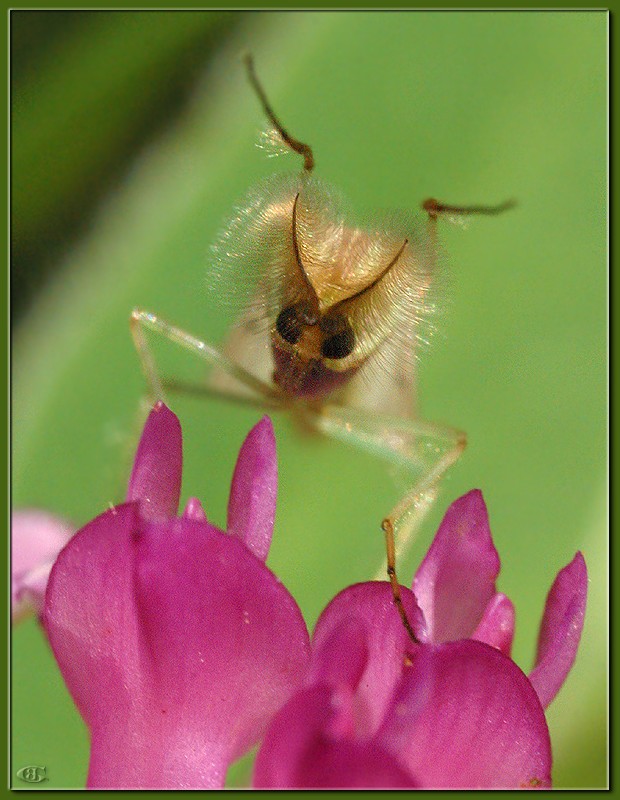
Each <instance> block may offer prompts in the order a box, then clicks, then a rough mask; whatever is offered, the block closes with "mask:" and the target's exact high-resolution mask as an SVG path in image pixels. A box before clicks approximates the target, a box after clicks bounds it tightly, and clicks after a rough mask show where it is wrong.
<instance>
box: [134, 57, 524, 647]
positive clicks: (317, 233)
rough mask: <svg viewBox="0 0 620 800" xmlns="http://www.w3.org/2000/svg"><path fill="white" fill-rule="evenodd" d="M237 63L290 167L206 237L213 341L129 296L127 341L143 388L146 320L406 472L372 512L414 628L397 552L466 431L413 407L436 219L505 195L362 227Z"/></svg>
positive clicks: (251, 396) (148, 370)
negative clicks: (237, 296) (216, 273)
mask: <svg viewBox="0 0 620 800" xmlns="http://www.w3.org/2000/svg"><path fill="white" fill-rule="evenodd" d="M246 68H247V72H248V77H249V80H250V83H251V85H252V87H253V88H254V90H255V92H256V94H257V96H258V99H259V101H260V103H261V106H262V109H263V111H264V113H265V115H266V116H267V118H268V120H269V122H270V123H271V125H272V126H273V129H274V131H275V133H276V135H277V136H278V137H279V140H280V141H281V142H282V143H283V145H285V146H286V148H288V149H290V150H291V151H293V152H294V153H297V154H298V155H299V156H301V157H302V159H303V168H302V171H301V174H298V175H293V176H290V177H288V178H281V177H280V178H277V179H274V180H271V181H269V182H267V183H266V184H263V185H262V186H261V187H259V189H258V190H255V191H253V192H251V193H250V195H249V196H248V198H247V199H246V201H245V202H244V204H243V206H242V207H241V208H240V209H238V210H237V213H236V214H235V217H234V218H233V220H232V221H231V223H230V225H229V226H228V228H227V229H226V230H225V231H224V232H223V234H222V235H221V237H220V239H219V241H218V242H217V243H216V245H215V247H214V258H215V260H216V262H218V263H219V264H220V266H221V265H223V266H224V267H225V269H224V274H226V275H229V274H230V273H231V272H233V273H236V278H237V281H238V285H241V287H242V289H241V295H242V298H243V303H242V305H243V311H242V313H241V316H240V318H239V319H238V320H237V323H236V325H235V326H234V327H233V329H232V332H231V334H230V336H229V338H228V340H227V341H226V342H225V344H224V346H223V347H222V348H216V347H214V346H212V345H210V344H208V343H206V342H203V341H201V340H200V339H197V338H196V337H195V336H193V335H191V334H190V333H188V332H186V331H183V330H181V329H180V328H177V327H175V326H174V325H171V324H169V323H168V322H166V321H164V320H163V319H161V318H160V317H158V316H156V315H155V314H152V313H150V312H147V311H144V310H140V309H136V310H134V311H133V313H132V315H131V331H132V336H133V339H134V343H135V346H136V349H137V351H138V354H139V357H140V360H141V362H142V367H143V370H144V372H145V374H146V377H147V380H148V382H149V386H150V389H151V392H152V393H153V395H155V397H162V396H163V391H164V384H163V383H162V381H161V379H160V377H159V375H158V372H157V368H156V365H155V362H154V360H153V357H152V354H151V351H150V349H149V346H148V343H147V339H146V336H145V332H146V331H147V330H150V331H153V332H155V333H158V334H160V335H162V336H164V337H166V338H167V339H169V340H171V341H173V342H176V343H177V344H179V345H181V346H182V347H183V348H186V349H187V350H189V351H192V352H193V353H195V354H196V355H197V356H199V357H200V358H201V359H203V360H204V361H205V362H207V363H209V364H210V365H211V366H212V367H213V369H212V371H211V375H210V379H209V383H208V387H207V388H208V391H210V392H214V393H217V394H220V395H225V396H229V397H232V398H234V399H239V400H241V399H243V400H245V401H248V402H251V403H256V404H260V405H266V406H267V407H269V408H271V409H280V410H285V411H288V412H290V413H291V414H293V415H294V416H295V417H296V418H297V419H298V420H299V421H301V422H302V423H303V424H304V425H306V426H308V427H310V428H311V429H312V430H314V431H317V432H319V433H322V434H325V435H328V436H332V437H335V438H338V439H341V440H343V441H346V442H349V443H351V444H354V445H356V446H358V447H362V448H364V449H366V450H368V451H370V452H372V453H375V454H376V455H379V456H381V457H383V458H385V459H387V460H389V461H392V462H395V463H396V464H399V465H402V466H405V467H406V468H408V469H409V470H411V471H412V472H415V473H416V474H417V479H416V480H415V482H414V484H413V486H412V488H411V489H410V490H409V491H408V492H407V493H406V494H405V496H404V497H403V498H402V499H401V500H400V501H399V502H398V503H397V505H396V506H395V507H394V508H393V509H392V510H391V511H390V513H389V514H388V515H387V516H386V517H385V518H384V519H383V521H382V523H381V527H382V529H383V532H384V535H385V548H386V556H387V575H388V578H389V580H390V583H391V586H392V593H393V598H394V603H395V605H396V607H397V609H398V611H399V613H400V616H401V618H402V621H403V624H404V625H405V628H406V629H407V631H408V633H409V635H410V636H411V638H412V639H414V640H415V641H417V640H416V637H415V633H414V631H413V629H412V627H411V624H410V622H409V619H408V618H407V614H406V612H405V609H404V607H403V603H402V598H401V592H400V587H399V583H398V578H397V575H396V560H397V555H398V554H399V553H400V552H401V551H402V549H404V547H405V546H406V544H407V542H408V541H409V540H410V539H411V537H412V535H413V533H414V531H415V530H416V529H417V528H418V527H419V525H420V522H421V520H422V518H423V517H424V515H425V513H426V512H427V510H428V509H429V508H430V506H431V504H432V502H433V500H434V498H435V495H436V492H437V487H438V484H439V481H440V479H441V477H442V476H443V474H444V473H445V472H446V470H447V469H449V467H450V466H452V465H453V464H454V463H455V461H456V460H457V459H458V458H459V456H460V455H461V453H462V452H463V450H464V448H465V445H466V436H465V434H464V433H462V432H461V431H459V430H456V429H454V428H450V427H446V426H443V425H439V424H435V423H430V422H425V421H423V420H421V419H418V418H417V417H416V414H415V395H416V387H415V376H416V357H417V351H418V349H419V343H420V338H421V334H420V330H421V328H422V326H423V323H424V320H425V318H426V317H427V316H428V314H429V306H430V303H429V289H430V288H431V286H432V283H433V280H434V276H435V273H436V269H437V263H436V262H437V231H436V228H437V223H438V220H439V218H441V217H444V216H452V217H463V216H465V215H471V214H497V213H500V212H502V211H504V210H506V209H507V208H509V207H510V206H511V205H512V202H507V203H503V204H501V205H498V206H456V205H449V204H446V203H440V202H438V201H437V200H434V199H429V200H426V201H425V202H424V203H423V204H422V209H423V211H424V212H425V217H426V222H425V224H424V225H423V226H422V228H421V229H415V228H412V227H406V226H403V225H402V224H400V223H398V222H396V221H392V222H386V221H382V222H381V223H379V224H377V225H375V226H374V227H371V228H368V229H364V228H361V227H357V226H355V225H354V224H350V223H348V222H347V221H346V220H345V219H343V216H342V213H341V211H340V209H339V202H338V198H337V193H335V192H334V190H333V189H332V188H331V187H328V186H327V185H326V184H323V183H322V182H320V181H318V180H317V179H316V178H315V177H314V175H313V170H314V155H313V152H312V148H311V147H310V146H309V145H308V144H306V143H304V142H302V141H300V140H298V139H296V138H294V137H293V136H292V135H291V134H290V133H289V132H288V131H287V130H286V129H285V128H284V126H283V125H282V124H281V122H280V120H279V118H278V117H277V116H276V114H275V112H274V111H273V109H272V107H271V105H270V103H269V100H268V98H267V96H266V94H265V91H264V90H263V87H262V85H261V83H260V82H259V80H258V78H257V76H256V73H255V70H254V64H253V61H252V58H251V57H250V56H247V57H246ZM166 385H167V386H170V383H168V384H166ZM172 386H173V388H174V385H172ZM177 388H179V387H177ZM396 535H397V538H398V551H397V548H396Z"/></svg>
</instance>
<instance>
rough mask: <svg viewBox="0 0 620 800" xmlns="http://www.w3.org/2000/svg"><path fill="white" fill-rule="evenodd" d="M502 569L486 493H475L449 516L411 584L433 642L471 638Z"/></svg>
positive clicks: (461, 500) (452, 508) (458, 503)
mask: <svg viewBox="0 0 620 800" xmlns="http://www.w3.org/2000/svg"><path fill="white" fill-rule="evenodd" d="M499 566H500V565H499V556H498V554H497V550H496V549H495V546H494V545H493V541H492V539H491V530H490V528H489V518H488V514H487V509H486V505H485V503H484V500H483V499H482V492H480V491H479V490H477V489H475V490H473V491H471V492H469V493H468V494H466V495H463V497H460V498H459V499H458V500H455V502H454V503H452V505H451V506H450V508H449V509H448V510H447V512H446V515H445V516H444V518H443V521H442V523H441V525H440V526H439V530H438V531H437V534H436V535H435V539H434V540H433V543H432V544H431V546H430V549H429V551H428V553H427V554H426V556H425V558H424V561H423V562H422V564H421V565H420V568H419V569H418V571H417V573H416V576H415V578H414V581H413V587H412V588H413V593H414V594H415V596H416V598H417V601H418V604H419V606H420V608H421V609H422V612H423V614H424V617H425V619H426V622H427V625H428V634H429V639H430V641H432V642H434V643H436V644H439V643H441V642H449V641H455V640H457V639H466V638H468V637H469V636H471V634H472V633H473V631H474V630H475V629H476V627H477V626H478V624H479V623H480V620H481V619H482V615H483V613H484V610H485V608H486V607H487V604H488V603H489V601H490V600H491V598H492V597H493V595H494V594H495V579H496V578H497V575H498V573H499Z"/></svg>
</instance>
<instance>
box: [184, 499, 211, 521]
mask: <svg viewBox="0 0 620 800" xmlns="http://www.w3.org/2000/svg"><path fill="white" fill-rule="evenodd" d="M183 518H184V519H193V520H194V521H195V522H206V521H207V515H206V514H205V512H204V508H203V507H202V503H201V502H200V500H199V499H198V498H197V497H190V498H189V500H188V501H187V503H186V504H185V508H184V509H183Z"/></svg>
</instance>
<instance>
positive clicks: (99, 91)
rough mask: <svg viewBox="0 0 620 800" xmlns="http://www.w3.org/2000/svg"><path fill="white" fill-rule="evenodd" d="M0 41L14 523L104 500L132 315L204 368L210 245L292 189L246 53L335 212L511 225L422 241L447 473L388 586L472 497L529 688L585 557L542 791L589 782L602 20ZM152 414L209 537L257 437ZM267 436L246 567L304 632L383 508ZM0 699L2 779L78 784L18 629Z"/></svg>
mask: <svg viewBox="0 0 620 800" xmlns="http://www.w3.org/2000/svg"><path fill="white" fill-rule="evenodd" d="M11 27H12V40H11V44H12V82H11V87H12V111H13V117H12V210H13V224H12V233H13V243H12V255H13V265H12V303H13V324H14V336H13V396H12V413H13V476H12V477H13V482H12V488H13V503H14V504H15V505H16V506H40V507H44V508H47V509H51V510H53V511H54V512H57V513H59V514H61V515H63V516H65V517H67V518H69V519H71V520H73V521H74V522H75V524H76V525H79V524H81V523H83V522H85V521H87V520H88V519H90V518H91V517H93V516H95V515H96V514H97V513H99V512H100V511H102V510H103V509H104V508H105V507H106V506H107V505H108V503H109V502H110V501H120V500H121V499H122V498H123V493H124V483H125V481H126V479H127V475H128V469H129V465H130V460H131V453H132V450H133V448H134V446H135V442H136V436H137V430H138V429H137V424H138V422H137V420H138V407H139V401H140V398H141V396H142V394H143V391H144V384H143V379H142V376H141V373H140V370H139V366H138V362H137V359H136V356H135V353H134V351H133V347H132V344H131V341H130V336H129V330H128V316H129V312H130V310H131V308H132V307H134V306H140V307H143V308H148V309H151V310H154V311H157V312H158V313H160V314H161V315H162V316H164V317H165V318H167V319H169V320H171V321H175V322H176V323H177V324H179V325H181V326H182V327H185V328H187V329H188V330H190V331H192V332H194V333H196V334H197V335H200V336H202V337H203V338H205V339H207V340H208V341H212V342H217V341H219V340H220V339H221V338H222V337H223V336H224V334H225V332H226V329H227V326H228V325H229V324H230V322H231V320H230V319H229V318H228V316H227V313H226V304H225V303H223V302H219V301H218V297H217V296H214V295H213V293H209V292H208V291H207V289H206V288H205V284H206V276H207V272H208V267H209V250H208V246H209V244H210V242H211V241H212V240H213V239H214V237H215V236H216V234H217V232H218V230H219V228H220V226H221V224H222V221H223V220H224V219H225V218H226V217H227V215H229V213H230V210H231V208H232V206H233V205H234V203H235V202H236V201H237V200H238V199H239V198H241V197H242V196H243V195H244V193H245V192H246V190H247V189H248V188H249V187H250V186H252V185H253V184H255V183H256V182H257V181H258V180H260V179H261V178H262V177H265V176H268V175H270V174H272V173H273V172H274V171H282V172H284V171H291V170H296V169H298V166H299V165H298V160H296V159H295V158H294V157H289V156H283V157H281V158H279V159H276V160H272V161H270V160H267V159H266V158H265V157H264V154H263V153H261V151H260V150H257V149H256V148H255V147H254V144H255V142H256V141H257V132H258V131H259V130H260V129H262V128H264V127H265V122H264V120H263V118H262V117H261V113H260V110H259V107H258V104H257V102H256V98H255V97H254V96H253V94H252V92H251V91H250V89H249V87H248V85H247V83H246V80H245V77H244V74H243V70H242V68H241V66H240V60H239V56H240V54H241V52H242V51H243V50H244V49H250V50H251V51H252V52H253V53H254V55H255V59H256V63H257V67H258V70H259V73H260V75H261V77H262V80H263V82H264V84H265V86H266V87H267V90H268V93H269V95H270V97H271V99H272V102H273V104H274V106H275V108H276V109H277V110H278V112H279V114H280V115H281V117H282V119H283V121H284V122H285V124H286V125H287V126H288V127H289V128H290V129H291V131H293V132H294V134H295V135H297V136H299V137H300V138H302V139H304V140H306V141H309V142H310V143H311V144H312V145H313V147H314V151H315V156H316V159H317V164H318V167H317V174H318V175H319V176H321V177H322V178H324V179H326V180H328V181H330V182H332V183H334V184H335V185H336V186H339V187H340V188H341V189H342V191H343V192H344V193H345V194H346V195H348V196H349V198H350V201H351V207H352V208H353V209H354V211H356V212H358V213H359V214H368V213H369V212H371V211H372V209H373V208H380V209H385V208H397V209H399V208H400V209H412V208H416V207H417V206H418V205H419V203H420V201H421V200H422V199H424V198H425V197H428V196H435V197H439V198H441V199H445V200H448V201H451V202H457V203H474V202H497V201H500V200H503V199H505V198H507V197H516V198H517V199H518V201H519V205H518V208H517V209H516V210H514V211H513V212H511V213H510V214H505V215H502V216H501V217H497V218H493V219H477V220H473V221H472V222H471V223H470V224H469V225H468V226H467V228H466V229H463V228H461V227H457V226H450V225H444V226H443V230H442V237H443V244H444V248H445V251H446V252H447V253H448V254H449V258H448V263H449V276H450V277H449V280H448V281H447V282H446V287H445V298H444V299H443V301H442V307H443V309H444V312H445V313H443V314H441V324H440V333H439V334H438V335H436V336H435V337H434V339H433V342H432V344H431V347H430V348H429V349H428V351H427V352H426V353H425V354H424V357H423V359H422V361H421V364H420V406H421V411H422V414H423V416H424V417H425V418H427V419H432V420H437V421H442V422H445V423H448V424H452V425H454V426H456V427H459V428H462V429H464V430H465V431H467V433H468V435H469V447H468V449H467V452H466V453H465V455H464V457H463V458H462V460H461V461H460V462H459V464H457V465H456V466H455V467H454V468H453V469H452V471H451V472H450V475H449V476H448V478H447V479H446V481H445V483H444V485H443V490H442V493H441V495H440V498H439V501H438V503H437V504H436V507H435V508H434V510H433V512H432V513H431V515H430V516H429V518H428V520H427V522H426V524H425V527H424V530H423V531H422V534H421V536H420V537H419V540H418V542H417V543H416V544H415V546H414V547H413V549H412V552H411V554H410V555H409V556H408V558H407V559H406V561H405V562H403V563H402V564H401V565H400V570H399V572H400V576H401V580H402V581H403V582H404V583H409V582H410V580H411V576H412V574H413V571H414V569H415V565H416V564H417V563H418V562H419V560H420V559H421V557H422V556H423V554H424V552H425V550H426V547H427V546H428V544H429V542H430V540H431V537H432V534H433V531H434V530H435V529H436V527H437V524H438V523H439V521H440V519H441V516H442V514H443V512H444V511H445V508H446V507H447V505H448V504H449V502H451V501H452V500H453V499H455V498H456V497H457V496H459V495H460V494H462V493H463V492H465V491H467V490H469V489H471V488H473V487H480V488H482V489H483V491H484V494H485V498H486V501H487V504H488V507H489V512H490V517H491V524H492V529H493V533H494V537H495V541H496V544H497V547H498V549H499V552H500V555H501V557H502V574H501V576H500V582H499V587H500V589H501V590H502V591H504V592H506V593H507V594H509V595H510V597H511V598H512V599H513V600H514V602H515V605H516V609H517V634H516V641H515V648H514V656H515V659H516V661H517V663H518V664H520V665H521V666H522V668H523V669H525V670H526V671H527V670H528V669H529V668H530V666H531V664H532V659H533V657H534V652H535V644H536V636H537V631H538V625H539V620H540V615H541V612H542V608H543V604H544V600H545V596H546V593H547V591H548V589H549V587H550V585H551V582H552V580H553V578H554V576H555V574H556V573H557V571H558V570H559V569H560V568H561V567H562V566H564V565H565V564H566V563H567V562H568V561H569V560H570V559H571V558H572V557H573V555H574V553H575V551H576V550H577V549H581V550H582V551H583V552H584V554H585V557H586V561H587V564H588V569H589V574H590V585H589V598H588V609H587V616H586V624H585V629H584V634H583V639H582V645H581V649H580V653H579V657H578V660H577V663H576V665H575V667H574V669H573V671H572V673H571V675H570V677H569V679H568V681H567V683H566V685H565V686H564V688H563V690H562V692H561V694H560V695H559V697H558V698H557V700H556V701H555V702H554V704H553V705H552V707H551V709H550V710H549V712H548V720H549V724H550V728H551V734H552V740H553V744H554V756H555V766H554V779H555V785H556V786H559V787H602V786H604V785H606V782H607V657H608V650H607V631H608V617H607V599H608V595H607V591H608V588H607V587H608V583H607V577H608V524H607V452H606V442H607V416H606V414H607V397H606V375H607V367H606V363H607V319H606V291H607V254H606V230H607V184H606V97H607V78H606V37H607V16H606V14H605V13H603V12H566V13H559V12H544V13H533V12H532V13H529V12H518V13H513V12H501V13H500V12H497V13H471V12H462V13H458V12H436V13H430V12H415V13H414V12H389V13H388V12H369V13H340V12H338V13H335V12H316V13H300V12H289V13H275V12H269V13H267V12H263V13H256V14H250V13H241V12H237V13H219V12H191V13H190V12H184V13H182V12H166V13H163V12H162V13H157V12H142V13H135V12H134V13H130V12H13V13H12V16H11ZM160 349H161V352H160V351H159V350H158V356H159V357H160V359H161V360H162V363H163V365H164V366H165V367H166V369H167V370H168V371H169V372H173V373H174V372H175V371H176V370H178V369H182V368H183V366H182V365H183V364H185V362H186V361H187V356H186V355H184V354H182V353H179V352H178V351H176V350H175V349H174V348H173V347H172V346H168V347H162V348H160ZM186 367H187V368H189V365H187V364H186ZM172 404H173V408H174V410H175V412H176V413H177V414H178V415H179V417H180V419H181V422H182V425H183V430H184V435H185V471H184V487H183V496H184V497H185V498H186V497H188V496H189V495H198V496H199V497H201V498H202V499H203V501H204V505H205V507H206V509H207V511H208V513H209V516H210V518H211V519H212V521H214V522H215V523H218V524H220V525H223V524H224V521H225V510H226V500H227V494H228V488H229V481H230V476H231V473H232V468H233V465H234V461H235V458H236V454H237V450H238V447H239V445H240V443H241V442H242V440H243V437H244V435H245V433H246V432H247V430H248V429H249V428H250V426H251V425H252V424H253V423H254V422H256V420H257V419H258V417H259V416H260V414H259V412H257V411H255V410H252V409H249V408H242V407H237V406H234V405H230V404H227V403H224V402H222V401H215V400H211V401H208V402H206V401H205V400H204V399H203V400H198V399H196V398H188V397H176V398H174V401H173V403H172ZM275 425H276V435H277V440H278V453H279V464H280V476H281V477H280V494H279V507H278V515H277V523H276V532H275V537H274V543H273V547H272V551H271V554H270V557H269V562H268V563H269V565H270V566H271V568H272V569H273V570H274V571H275V572H276V573H277V574H278V575H279V576H280V577H281V578H282V579H283V581H284V582H285V583H286V585H287V586H288V587H289V589H290V590H291V591H292V592H293V593H294V595H295V597H296V598H297V599H298V602H299V604H300V606H301V608H302V610H303V612H304V615H305V616H306V619H307V620H308V623H309V624H310V625H312V624H313V622H314V621H315V619H316V617H317V616H318V614H319V613H320V611H321V609H322V608H323V607H324V605H325V604H326V603H327V601H328V600H329V599H330V598H331V597H332V596H333V595H334V594H335V593H336V592H337V591H338V590H339V589H341V588H343V587H344V586H345V585H347V584H349V583H352V582H355V581H359V580H365V579H368V578H369V577H371V576H372V575H373V574H374V572H375V571H376V569H377V567H378V565H379V562H380V559H381V555H382V539H381V537H380V534H379V529H378V524H379V521H380V520H381V518H382V515H383V514H384V513H385V512H386V511H387V510H388V509H389V508H390V507H391V504H392V503H393V502H394V501H395V499H396V498H397V496H398V493H399V489H402V485H399V486H396V485H395V483H394V481H393V480H392V478H391V477H390V476H389V475H388V472H387V470H386V469H385V465H384V464H382V463H381V462H379V461H376V460H374V459H373V458H371V457H370V456H366V455H363V454H361V453H359V452H357V451H355V450H353V449H350V448H348V447H346V446H344V445H341V444H337V443H334V442H329V441H326V440H314V439H311V438H308V437H304V436H301V435H299V433H298V432H297V431H296V430H295V428H294V427H293V426H292V424H291V423H290V421H288V420H287V419H285V418H280V417H278V418H276V419H275ZM12 691H13V705H12V758H13V764H12V769H13V775H14V774H15V772H16V771H17V770H18V769H19V768H20V767H21V766H24V765H27V764H42V765H46V766H47V768H48V776H49V781H48V782H47V783H46V784H45V785H44V786H45V788H58V787H62V786H68V787H80V786H83V785H84V780H85V774H86V766H87V756H88V743H87V736H86V732H85V729H84V727H83V725H82V722H81V720H80V718H79V716H78V714H77V713H76V711H75V709H74V707H73V705H72V703H71V701H70V699H69V697H68V695H67V693H66V690H65V688H64V685H63V683H62V680H61V678H60V675H59V673H58V671H57V669H56V666H55V663H54V661H53V658H52V657H51V655H50V652H49V650H48V648H47V646H46V643H45V640H44V637H43V635H42V633H41V631H40V629H39V628H38V627H37V625H36V624H35V623H34V622H28V623H25V624H23V625H21V626H20V627H19V628H18V629H16V630H15V631H14V633H13V649H12ZM249 764H250V762H249V760H248V759H246V760H245V761H244V762H243V763H242V764H241V765H240V766H238V767H237V768H235V769H234V770H233V771H232V774H231V783H233V784H234V783H243V782H244V781H247V775H248V771H249V768H250V767H249Z"/></svg>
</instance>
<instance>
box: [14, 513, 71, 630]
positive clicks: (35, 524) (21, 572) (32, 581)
mask: <svg viewBox="0 0 620 800" xmlns="http://www.w3.org/2000/svg"><path fill="white" fill-rule="evenodd" d="M74 532H75V528H73V527H72V526H71V525H70V524H69V523H68V522H66V521H65V520H63V519H60V518H59V517H56V516H54V515H53V514H49V513H48V512H46V511H38V510H36V509H31V510H30V509H29V510H23V511H13V512H12V514H11V613H12V617H13V621H14V622H17V621H18V620H19V619H21V618H22V617H24V616H25V615H26V614H27V613H28V612H34V613H36V614H40V613H41V611H42V609H43V600H44V598H45V588H46V586H47V580H48V577H49V573H50V570H51V568H52V564H53V563H54V561H55V560H56V556H57V555H58V553H59V552H60V551H61V550H62V548H63V547H64V546H65V544H66V543H67V542H68V541H69V539H70V538H71V537H72V536H73V534H74Z"/></svg>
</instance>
